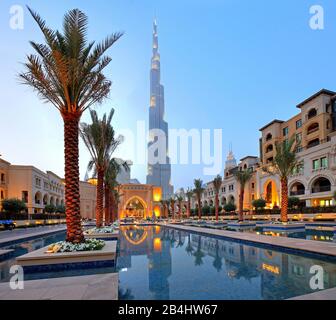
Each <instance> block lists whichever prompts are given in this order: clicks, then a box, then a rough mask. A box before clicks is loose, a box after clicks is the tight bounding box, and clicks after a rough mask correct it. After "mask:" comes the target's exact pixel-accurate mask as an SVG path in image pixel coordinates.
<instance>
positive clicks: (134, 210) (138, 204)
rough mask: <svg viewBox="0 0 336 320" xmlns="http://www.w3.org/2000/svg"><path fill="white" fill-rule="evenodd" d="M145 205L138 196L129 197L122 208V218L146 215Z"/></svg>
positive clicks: (136, 217) (137, 217) (141, 217)
mask: <svg viewBox="0 0 336 320" xmlns="http://www.w3.org/2000/svg"><path fill="white" fill-rule="evenodd" d="M146 211H147V205H146V203H145V201H144V200H143V199H141V198H140V197H138V196H135V197H132V198H130V199H129V200H128V201H127V202H126V205H125V208H124V218H135V219H143V218H144V217H145V216H146Z"/></svg>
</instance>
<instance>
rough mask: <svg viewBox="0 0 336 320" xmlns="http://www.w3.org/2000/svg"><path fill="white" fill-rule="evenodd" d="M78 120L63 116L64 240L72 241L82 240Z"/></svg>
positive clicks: (79, 241)
mask: <svg viewBox="0 0 336 320" xmlns="http://www.w3.org/2000/svg"><path fill="white" fill-rule="evenodd" d="M79 120H80V118H79V117H73V118H69V117H64V156H65V207H66V209H65V213H66V223H67V235H66V240H67V241H69V242H72V243H81V242H84V235H83V230H82V224H81V214H80V193H79V164H78V159H79V149H78V126H79Z"/></svg>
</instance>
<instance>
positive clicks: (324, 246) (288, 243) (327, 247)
mask: <svg viewBox="0 0 336 320" xmlns="http://www.w3.org/2000/svg"><path fill="white" fill-rule="evenodd" d="M161 225H162V226H166V227H170V228H175V229H179V230H183V231H187V232H188V231H191V232H200V233H203V234H206V235H214V236H222V237H227V238H232V239H238V240H245V241H250V242H255V243H259V244H267V245H272V246H275V247H282V248H290V249H294V250H302V251H306V252H310V253H317V254H322V255H329V256H333V257H335V256H336V243H333V242H322V241H313V240H301V239H294V238H286V237H270V236H264V235H257V234H253V233H243V232H232V231H226V230H214V229H207V228H200V227H189V226H182V225H172V224H161Z"/></svg>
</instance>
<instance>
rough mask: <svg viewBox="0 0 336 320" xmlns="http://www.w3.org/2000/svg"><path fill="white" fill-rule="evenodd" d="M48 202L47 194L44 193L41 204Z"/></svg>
mask: <svg viewBox="0 0 336 320" xmlns="http://www.w3.org/2000/svg"><path fill="white" fill-rule="evenodd" d="M48 203H49V196H48V194H45V195H44V197H43V205H45V206H46V205H47V204H48Z"/></svg>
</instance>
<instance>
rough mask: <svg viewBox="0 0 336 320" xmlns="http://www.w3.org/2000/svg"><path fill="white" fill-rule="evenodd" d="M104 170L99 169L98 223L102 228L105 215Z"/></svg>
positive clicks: (98, 226)
mask: <svg viewBox="0 0 336 320" xmlns="http://www.w3.org/2000/svg"><path fill="white" fill-rule="evenodd" d="M104 174H105V172H104V170H102V169H98V181H97V204H96V225H97V228H101V226H102V224H103V216H104Z"/></svg>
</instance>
